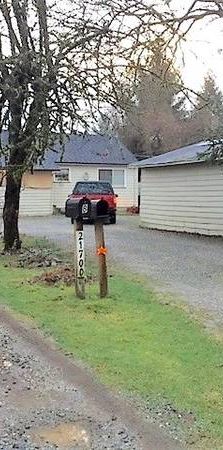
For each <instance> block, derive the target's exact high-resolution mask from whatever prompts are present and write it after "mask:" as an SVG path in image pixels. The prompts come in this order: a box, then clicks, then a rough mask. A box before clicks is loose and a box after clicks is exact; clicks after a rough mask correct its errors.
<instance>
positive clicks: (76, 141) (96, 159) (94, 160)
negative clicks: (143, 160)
mask: <svg viewBox="0 0 223 450" xmlns="http://www.w3.org/2000/svg"><path fill="white" fill-rule="evenodd" d="M55 149H56V150H57V151H58V159H57V162H60V156H59V154H60V148H59V145H57V146H56V147H55ZM135 161H136V158H135V156H134V155H133V154H132V153H131V152H130V151H129V150H128V149H127V147H125V145H123V144H122V143H121V142H120V141H119V140H118V139H117V138H115V137H110V136H101V135H98V134H91V135H89V134H88V135H76V136H75V135H72V136H70V139H69V140H68V141H67V142H66V145H65V151H64V154H63V159H62V163H70V164H102V165H108V164H109V165H113V164H114V165H116V164H118V165H127V164H131V163H133V162H135Z"/></svg>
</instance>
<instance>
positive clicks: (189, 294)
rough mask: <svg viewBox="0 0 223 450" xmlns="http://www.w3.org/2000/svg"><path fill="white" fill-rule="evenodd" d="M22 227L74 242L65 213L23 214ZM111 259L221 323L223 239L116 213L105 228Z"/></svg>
mask: <svg viewBox="0 0 223 450" xmlns="http://www.w3.org/2000/svg"><path fill="white" fill-rule="evenodd" d="M21 231H22V232H23V233H27V234H30V235H34V236H46V237H47V238H50V239H52V240H54V241H55V242H57V243H58V244H60V245H63V246H65V247H66V246H67V247H68V248H69V247H70V246H71V245H72V227H71V225H70V221H69V219H67V218H65V217H64V216H51V217H44V218H40V217H35V218H22V219H21ZM105 232H106V243H107V246H108V248H109V256H110V258H111V260H112V261H114V262H116V263H121V265H122V266H123V267H125V268H127V269H129V270H130V271H132V272H134V273H139V274H143V275H146V276H147V277H148V278H149V279H151V280H153V281H154V282H155V283H156V284H157V283H158V287H160V288H161V289H167V290H170V291H173V292H175V293H176V294H177V295H180V296H182V297H183V298H184V299H185V301H186V302H187V303H188V304H190V305H192V306H195V307H197V308H199V309H202V310H203V311H205V312H207V313H208V314H209V315H210V317H212V318H214V321H215V323H216V324H217V325H220V324H222V323H223V239H220V238H209V237H199V236H190V235H186V234H176V233H166V232H160V231H151V230H145V229H140V228H139V226H138V218H137V217H126V216H120V217H118V221H117V225H109V226H106V227H105ZM85 240H86V247H87V250H88V251H89V252H93V251H94V235H93V226H91V225H86V227H85Z"/></svg>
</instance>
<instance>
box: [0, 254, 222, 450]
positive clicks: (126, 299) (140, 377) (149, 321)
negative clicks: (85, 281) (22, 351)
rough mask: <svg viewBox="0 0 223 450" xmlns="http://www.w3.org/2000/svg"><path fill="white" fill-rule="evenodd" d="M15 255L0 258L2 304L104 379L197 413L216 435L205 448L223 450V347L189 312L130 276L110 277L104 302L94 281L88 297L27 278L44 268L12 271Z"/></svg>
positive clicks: (210, 435)
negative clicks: (10, 264) (9, 263)
mask: <svg viewBox="0 0 223 450" xmlns="http://www.w3.org/2000/svg"><path fill="white" fill-rule="evenodd" d="M8 260H9V258H8V257H7V258H5V257H3V256H1V257H0V280H1V288H0V299H1V302H2V303H4V304H7V305H9V306H10V307H11V308H12V309H13V310H15V311H17V312H19V313H22V314H25V315H27V316H29V317H31V318H33V319H34V320H35V321H36V322H37V323H38V325H39V326H41V327H42V328H43V329H44V330H45V331H46V332H48V333H50V334H51V335H52V336H53V337H54V338H55V339H56V340H57V341H58V342H59V343H60V345H61V346H63V347H64V349H66V350H67V351H69V352H73V353H74V354H75V355H77V357H78V358H80V359H82V360H83V361H85V362H87V363H88V364H89V366H90V367H92V368H93V369H95V371H96V373H97V374H98V375H99V377H100V379H101V380H102V381H104V382H105V383H107V384H109V385H111V386H113V387H114V388H116V389H121V390H122V391H126V392H131V393H134V394H137V395H138V396H139V397H141V398H143V399H148V398H149V399H151V402H155V403H156V404H157V405H158V404H159V403H160V404H161V403H165V402H167V401H168V402H170V403H171V404H172V405H174V407H176V408H177V409H179V410H180V411H192V412H193V414H194V415H195V416H196V417H197V421H198V423H199V424H201V426H202V429H203V430H205V432H203V431H202V433H204V434H205V438H210V439H216V444H213V441H211V442H212V443H211V444H210V443H209V442H208V440H207V441H205V442H206V443H205V446H204V447H203V446H202V447H201V448H205V449H206V448H212V449H220V448H223V347H222V344H220V343H218V342H217V341H215V339H214V338H213V337H210V336H208V335H207V334H206V333H205V331H204V330H203V329H202V328H201V326H200V325H199V324H198V323H197V322H195V321H193V320H192V319H191V318H190V317H189V316H188V315H187V313H185V312H184V311H182V309H180V308H177V307H175V306H171V305H170V304H168V302H161V301H160V298H161V296H160V295H159V297H157V295H156V294H155V293H154V292H153V291H152V290H149V289H148V288H144V287H143V285H142V282H139V281H138V282H137V281H134V280H132V279H130V277H128V276H127V275H125V276H123V277H121V276H117V275H115V276H114V277H112V278H111V279H110V293H111V296H110V298H108V299H106V300H99V299H98V298H97V290H98V287H97V286H96V285H94V284H93V285H90V286H88V287H87V295H88V298H87V299H86V300H85V301H83V300H77V299H76V298H75V296H74V289H73V287H66V286H62V285H60V286H57V287H56V286H54V287H46V286H44V285H40V284H29V283H27V280H28V279H32V277H33V276H35V275H36V274H37V273H39V270H30V269H18V268H13V267H12V268H10V270H9V268H8V267H4V265H5V263H6V262H7V261H8ZM221 444H222V445H221ZM197 445H198V444H197ZM196 448H198V447H196Z"/></svg>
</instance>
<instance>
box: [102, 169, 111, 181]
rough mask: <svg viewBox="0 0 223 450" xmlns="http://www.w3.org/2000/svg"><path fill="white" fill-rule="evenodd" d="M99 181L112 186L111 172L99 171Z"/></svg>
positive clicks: (109, 170)
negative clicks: (106, 182) (107, 182)
mask: <svg viewBox="0 0 223 450" xmlns="http://www.w3.org/2000/svg"><path fill="white" fill-rule="evenodd" d="M99 181H109V183H111V184H112V170H111V169H99Z"/></svg>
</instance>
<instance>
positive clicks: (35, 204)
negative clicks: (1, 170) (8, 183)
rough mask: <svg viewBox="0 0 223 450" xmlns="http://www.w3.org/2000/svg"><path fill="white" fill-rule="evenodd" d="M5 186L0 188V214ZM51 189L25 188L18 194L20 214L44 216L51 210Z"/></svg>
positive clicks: (50, 212) (0, 212)
mask: <svg viewBox="0 0 223 450" xmlns="http://www.w3.org/2000/svg"><path fill="white" fill-rule="evenodd" d="M4 192H5V188H3V187H1V188H0V214H2V209H3V205H4ZM52 205H53V203H52V190H51V189H50V188H49V189H36V188H33V189H30V188H26V189H24V190H22V191H21V194H20V212H19V213H20V216H46V215H50V214H52V212H53V206H52Z"/></svg>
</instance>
